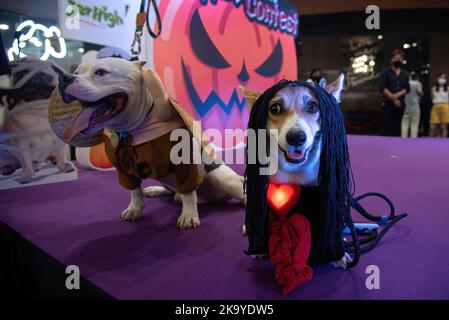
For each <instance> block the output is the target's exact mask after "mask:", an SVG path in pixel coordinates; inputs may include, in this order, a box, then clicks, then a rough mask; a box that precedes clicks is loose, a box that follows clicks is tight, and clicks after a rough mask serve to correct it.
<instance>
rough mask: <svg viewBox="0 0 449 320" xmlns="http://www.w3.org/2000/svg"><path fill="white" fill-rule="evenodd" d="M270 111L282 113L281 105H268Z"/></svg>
mask: <svg viewBox="0 0 449 320" xmlns="http://www.w3.org/2000/svg"><path fill="white" fill-rule="evenodd" d="M270 113H271V114H272V115H274V116H277V115H279V114H281V113H282V106H281V104H280V103H275V104H272V105H271V106H270Z"/></svg>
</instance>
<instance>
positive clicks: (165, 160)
mask: <svg viewBox="0 0 449 320" xmlns="http://www.w3.org/2000/svg"><path fill="white" fill-rule="evenodd" d="M170 134H171V132H169V133H166V134H164V135H162V136H160V137H158V138H156V139H154V140H151V141H147V142H144V143H142V144H139V145H136V146H133V145H132V136H128V137H126V138H122V139H121V140H120V144H119V145H118V146H117V148H114V147H113V146H112V144H111V142H110V140H109V139H108V138H107V137H105V139H104V141H105V149H106V154H107V155H108V158H109V160H110V161H111V163H112V164H113V165H114V166H115V167H116V169H117V172H118V176H119V182H120V184H121V185H122V186H123V187H124V188H126V189H129V190H133V189H136V188H138V187H139V186H140V184H141V182H142V179H146V178H151V179H158V178H162V177H164V176H167V175H169V174H173V175H174V176H175V178H176V191H177V192H179V193H189V192H192V191H194V190H196V189H197V188H198V187H199V186H200V184H201V183H202V182H203V177H202V175H201V167H200V165H198V164H183V163H181V164H178V165H174V164H173V163H172V162H171V161H170V150H171V148H172V147H173V146H174V145H175V144H177V143H178V141H170Z"/></svg>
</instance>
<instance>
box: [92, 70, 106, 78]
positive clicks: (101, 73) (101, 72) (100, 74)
mask: <svg viewBox="0 0 449 320" xmlns="http://www.w3.org/2000/svg"><path fill="white" fill-rule="evenodd" d="M108 73H109V72H108V71H106V70H105V69H98V70H97V71H95V74H96V75H97V76H100V77H102V76H104V75H105V74H108Z"/></svg>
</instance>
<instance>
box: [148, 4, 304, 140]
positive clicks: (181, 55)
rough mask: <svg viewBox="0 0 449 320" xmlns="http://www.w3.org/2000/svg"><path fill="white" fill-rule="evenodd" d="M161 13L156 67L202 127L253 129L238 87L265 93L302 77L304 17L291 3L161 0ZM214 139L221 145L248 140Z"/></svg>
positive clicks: (154, 52)
mask: <svg viewBox="0 0 449 320" xmlns="http://www.w3.org/2000/svg"><path fill="white" fill-rule="evenodd" d="M159 11H160V14H161V18H162V33H161V35H160V37H159V38H157V39H156V40H154V43H153V59H154V68H155V70H156V72H157V73H158V74H159V76H160V77H161V78H162V81H163V83H164V85H165V87H166V89H167V90H168V92H169V93H170V94H171V95H172V96H173V97H175V98H176V99H177V100H178V101H179V102H180V103H181V104H182V105H183V106H185V108H187V109H188V110H189V111H190V112H191V113H192V115H193V116H194V117H195V118H196V119H197V120H201V125H202V127H203V129H218V130H219V131H220V132H223V130H224V129H225V128H229V129H242V130H245V129H246V127H247V121H248V115H249V110H248V107H247V105H246V102H245V99H244V98H243V96H242V94H241V93H240V91H239V89H238V85H239V84H242V85H244V86H245V87H247V88H248V89H250V90H257V91H264V90H265V89H266V88H268V87H270V86H271V85H273V84H274V83H275V82H277V81H279V80H281V79H283V78H286V79H296V78H297V62H296V59H297V58H296V47H295V35H296V34H297V30H298V21H299V20H298V13H297V11H296V10H295V9H294V7H293V6H291V5H290V4H289V3H288V2H286V1H282V0H209V1H208V0H161V1H160V4H159ZM212 139H213V143H214V144H215V146H216V147H218V148H230V147H237V146H241V145H242V143H243V141H241V139H240V141H239V140H238V139H234V140H233V141H232V142H230V141H228V142H226V143H225V142H224V141H225V140H224V138H223V140H222V141H220V140H219V139H214V138H212Z"/></svg>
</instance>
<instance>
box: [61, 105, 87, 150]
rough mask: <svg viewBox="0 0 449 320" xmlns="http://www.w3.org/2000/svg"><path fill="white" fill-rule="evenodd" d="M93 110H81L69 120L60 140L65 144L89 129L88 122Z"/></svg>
mask: <svg viewBox="0 0 449 320" xmlns="http://www.w3.org/2000/svg"><path fill="white" fill-rule="evenodd" d="M94 111H95V108H83V109H82V110H81V111H80V112H78V113H77V115H76V116H75V117H74V118H73V119H72V120H70V121H69V122H68V123H67V125H66V127H65V128H64V130H62V139H63V140H64V141H66V142H68V141H70V140H72V139H73V137H75V136H76V135H77V134H78V133H79V132H81V131H83V130H84V129H86V128H88V127H89V120H90V116H91V115H92V113H94Z"/></svg>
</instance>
